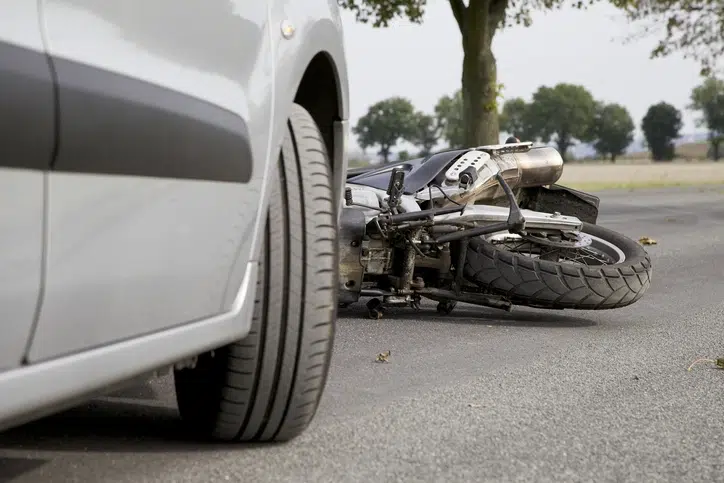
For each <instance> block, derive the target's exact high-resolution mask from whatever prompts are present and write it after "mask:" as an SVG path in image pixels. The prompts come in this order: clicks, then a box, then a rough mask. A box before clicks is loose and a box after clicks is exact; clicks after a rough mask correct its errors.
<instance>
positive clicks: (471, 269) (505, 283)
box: [464, 223, 652, 310]
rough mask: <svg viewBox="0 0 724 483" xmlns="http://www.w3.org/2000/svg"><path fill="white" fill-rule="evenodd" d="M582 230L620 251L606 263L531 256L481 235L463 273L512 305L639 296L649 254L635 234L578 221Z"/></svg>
mask: <svg viewBox="0 0 724 483" xmlns="http://www.w3.org/2000/svg"><path fill="white" fill-rule="evenodd" d="M581 231H582V232H583V233H585V234H587V235H589V236H592V237H593V238H594V240H595V239H598V240H599V241H601V243H602V244H604V245H609V246H613V247H616V248H617V249H618V252H617V253H620V254H622V255H623V256H624V258H623V259H622V260H620V261H619V263H615V264H611V265H585V264H581V263H567V262H555V261H550V260H541V259H538V258H532V257H529V256H526V255H521V254H519V253H515V252H511V251H508V250H505V249H501V248H498V247H496V246H495V245H493V244H492V243H490V242H488V241H486V240H484V239H482V238H474V239H471V240H470V243H469V245H468V250H467V253H466V261H465V271H464V275H465V278H466V279H467V280H468V281H470V282H473V283H475V284H476V285H478V286H480V287H483V288H485V289H487V290H488V291H489V292H491V293H493V294H496V295H501V296H503V297H505V298H507V299H508V300H509V301H510V302H511V303H513V304H514V305H523V306H529V307H539V308H548V309H577V310H607V309H615V308H620V307H625V306H627V305H630V304H632V303H634V302H636V301H637V300H639V299H640V298H641V297H642V296H643V295H644V293H645V292H646V291H647V290H648V288H649V286H650V285H651V273H652V270H651V259H650V257H649V255H648V254H647V252H646V250H644V248H643V247H642V246H641V245H640V244H639V243H637V242H635V241H634V240H631V239H630V238H628V237H626V236H623V235H621V234H620V233H617V232H615V231H613V230H609V229H607V228H604V227H602V226H598V225H592V224H589V223H583V228H582V230H581Z"/></svg>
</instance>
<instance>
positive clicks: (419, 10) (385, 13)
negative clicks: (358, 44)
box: [339, 0, 427, 27]
mask: <svg viewBox="0 0 724 483" xmlns="http://www.w3.org/2000/svg"><path fill="white" fill-rule="evenodd" d="M426 4H427V0H339V5H340V6H341V7H342V8H346V9H347V10H350V11H352V12H354V14H355V17H356V18H357V21H358V22H361V23H370V21H371V23H372V26H374V27H387V26H388V25H389V23H390V22H391V21H392V20H394V19H395V18H406V19H408V20H410V21H411V22H414V23H421V22H422V16H423V15H424V13H425V6H426Z"/></svg>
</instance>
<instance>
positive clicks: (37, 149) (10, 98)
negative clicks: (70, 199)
mask: <svg viewBox="0 0 724 483" xmlns="http://www.w3.org/2000/svg"><path fill="white" fill-rule="evenodd" d="M54 130H55V95H54V92H53V76H52V72H51V70H50V65H49V64H48V57H47V56H46V55H45V54H44V53H42V52H38V51H36V50H32V49H27V48H23V47H18V46H16V45H13V44H9V43H7V42H0V167H5V168H25V169H48V166H49V165H50V163H51V161H52V158H53V149H54V147H55V131H54Z"/></svg>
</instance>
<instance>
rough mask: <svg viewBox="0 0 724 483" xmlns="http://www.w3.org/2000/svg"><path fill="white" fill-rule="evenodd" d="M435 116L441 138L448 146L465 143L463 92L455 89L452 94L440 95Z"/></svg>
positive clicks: (452, 146)
mask: <svg viewBox="0 0 724 483" xmlns="http://www.w3.org/2000/svg"><path fill="white" fill-rule="evenodd" d="M435 117H436V118H437V124H438V126H439V127H440V133H441V136H442V138H443V139H444V140H445V141H446V142H447V143H448V145H449V146H450V148H453V149H455V148H461V147H463V146H464V145H465V124H464V121H463V93H462V91H461V90H457V91H456V92H455V93H454V94H453V95H452V96H442V97H441V98H440V100H439V101H437V104H436V105H435Z"/></svg>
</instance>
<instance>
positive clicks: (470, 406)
mask: <svg viewBox="0 0 724 483" xmlns="http://www.w3.org/2000/svg"><path fill="white" fill-rule="evenodd" d="M468 407H469V408H481V407H483V405H482V404H475V403H468Z"/></svg>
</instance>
